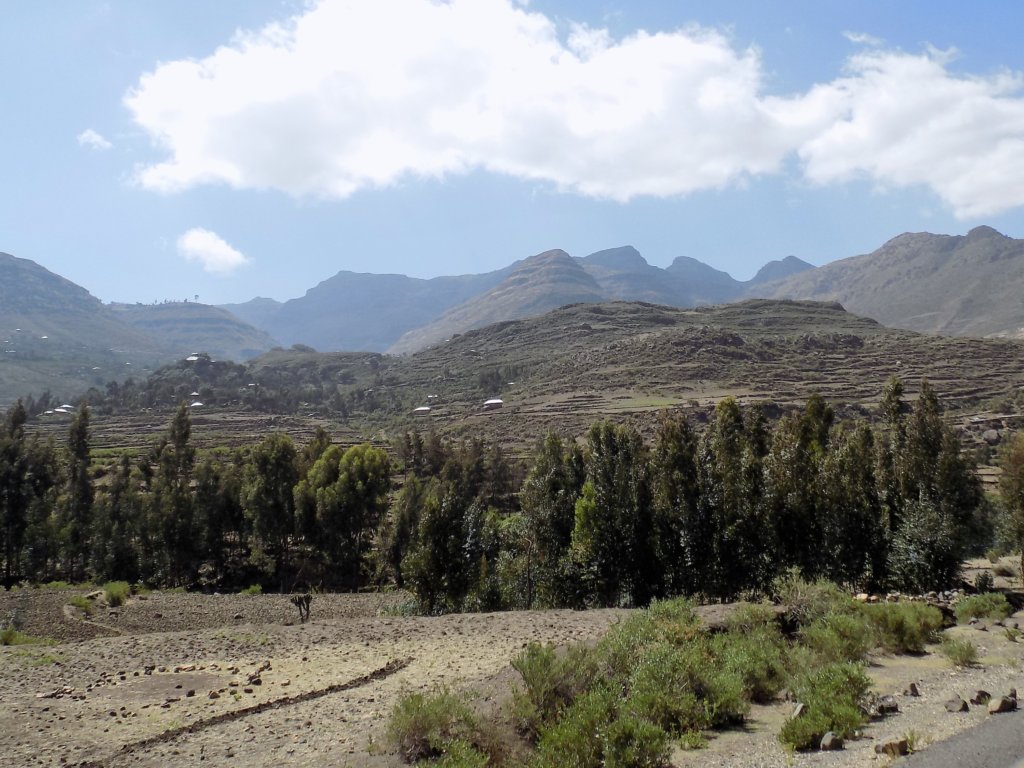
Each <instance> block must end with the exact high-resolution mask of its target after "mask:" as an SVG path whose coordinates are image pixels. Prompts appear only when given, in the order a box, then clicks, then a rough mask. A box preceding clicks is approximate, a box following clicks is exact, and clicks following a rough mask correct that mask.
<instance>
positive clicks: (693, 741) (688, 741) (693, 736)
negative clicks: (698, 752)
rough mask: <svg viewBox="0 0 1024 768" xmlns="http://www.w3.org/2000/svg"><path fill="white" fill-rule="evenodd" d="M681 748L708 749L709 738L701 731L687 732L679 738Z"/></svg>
mask: <svg viewBox="0 0 1024 768" xmlns="http://www.w3.org/2000/svg"><path fill="white" fill-rule="evenodd" d="M679 746H680V747H682V748H683V749H707V746H708V737H707V736H705V735H704V734H703V733H701V732H700V731H687V732H686V733H684V734H683V735H682V736H680V737H679Z"/></svg>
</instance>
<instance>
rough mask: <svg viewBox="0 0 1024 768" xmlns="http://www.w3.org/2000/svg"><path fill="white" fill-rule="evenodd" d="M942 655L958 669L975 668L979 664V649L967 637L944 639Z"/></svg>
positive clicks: (947, 637)
mask: <svg viewBox="0 0 1024 768" xmlns="http://www.w3.org/2000/svg"><path fill="white" fill-rule="evenodd" d="M942 653H943V655H944V656H945V657H946V658H947V659H949V660H950V661H951V662H953V663H954V664H955V665H956V666H958V667H973V666H974V665H975V664H977V663H978V649H977V648H976V647H975V645H974V643H972V642H971V641H970V640H968V639H967V638H965V637H953V636H952V635H946V636H945V637H943V638H942Z"/></svg>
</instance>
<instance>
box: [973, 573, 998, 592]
mask: <svg viewBox="0 0 1024 768" xmlns="http://www.w3.org/2000/svg"><path fill="white" fill-rule="evenodd" d="M995 582H996V580H995V577H994V576H993V575H992V571H978V573H977V575H976V576H975V577H974V588H975V589H976V590H978V592H991V591H992V588H993V587H994V586H995Z"/></svg>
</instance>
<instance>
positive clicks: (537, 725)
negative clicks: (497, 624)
mask: <svg viewBox="0 0 1024 768" xmlns="http://www.w3.org/2000/svg"><path fill="white" fill-rule="evenodd" d="M512 668H513V669H515V670H516V671H517V672H518V673H519V674H520V675H521V676H522V678H523V685H524V686H525V688H524V689H523V690H516V691H514V692H513V700H512V701H513V703H512V706H513V714H514V716H515V718H516V720H518V721H519V724H520V726H521V727H522V728H523V729H524V730H526V731H527V732H528V733H531V734H532V735H533V736H536V735H537V734H538V733H539V732H540V729H541V727H542V726H543V725H547V724H549V723H551V722H552V721H553V720H554V718H555V717H556V716H557V714H558V712H559V711H561V710H562V709H564V708H565V707H566V706H568V705H569V704H571V703H572V702H573V700H574V699H575V698H576V697H577V696H579V695H580V694H581V693H583V691H585V690H586V689H587V688H588V687H589V686H590V685H591V684H592V682H593V681H594V679H595V678H596V676H597V670H596V663H595V661H594V659H593V654H592V652H591V651H590V650H589V649H588V648H586V647H585V646H582V645H573V646H570V647H569V648H568V649H567V650H566V652H565V653H564V654H563V655H562V656H561V657H560V656H559V655H558V652H557V651H556V650H555V648H554V646H552V645H540V644H538V643H530V644H529V645H528V646H527V647H526V648H525V649H524V650H523V651H522V653H520V654H519V655H518V656H516V657H515V658H514V659H512Z"/></svg>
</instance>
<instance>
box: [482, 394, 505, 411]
mask: <svg viewBox="0 0 1024 768" xmlns="http://www.w3.org/2000/svg"><path fill="white" fill-rule="evenodd" d="M504 404H505V403H504V402H503V401H502V399H501V398H500V397H492V398H491V399H490V400H485V401H484V410H485V411H496V410H498V409H499V408H501V406H503V405H504Z"/></svg>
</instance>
